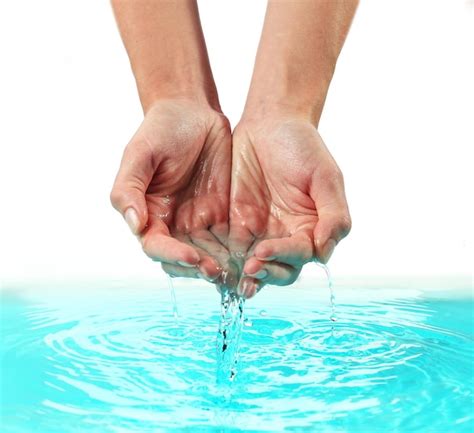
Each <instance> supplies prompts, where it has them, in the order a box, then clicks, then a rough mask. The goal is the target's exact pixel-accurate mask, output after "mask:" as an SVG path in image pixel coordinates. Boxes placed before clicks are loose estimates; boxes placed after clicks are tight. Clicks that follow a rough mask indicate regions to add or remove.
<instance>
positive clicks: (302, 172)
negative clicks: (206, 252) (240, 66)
mask: <svg viewBox="0 0 474 433" xmlns="http://www.w3.org/2000/svg"><path fill="white" fill-rule="evenodd" d="M231 183H232V187H231V203H230V246H231V250H232V251H234V252H235V253H236V254H237V255H240V257H241V258H242V265H241V266H242V270H243V275H242V277H241V279H240V282H239V287H238V291H239V292H240V293H241V294H242V295H243V296H245V297H246V298H250V297H252V296H254V295H255V293H256V292H257V291H258V290H259V289H260V288H261V287H263V285H265V284H275V285H287V284H291V283H292V282H294V281H295V280H296V278H297V277H298V275H299V273H300V272H301V269H302V266H303V265H304V264H305V263H307V262H308V261H311V260H313V259H316V260H318V261H320V262H322V263H326V262H327V261H328V260H329V258H330V256H331V254H332V252H333V250H334V247H335V246H336V245H337V243H338V242H339V241H340V240H341V239H342V238H343V237H345V236H346V235H347V234H348V233H349V230H350V227H351V219H350V216H349V210H348V206H347V202H346V198H345V193H344V183H343V177H342V174H341V171H340V169H339V168H338V166H337V164H336V162H335V161H334V159H333V158H332V156H331V154H330V153H329V151H328V149H327V148H326V146H325V144H324V142H323V140H322V139H321V137H320V135H319V133H318V131H317V129H316V128H315V127H314V125H313V124H312V123H311V122H310V121H308V120H306V119H304V118H302V117H301V116H298V115H292V114H288V113H284V114H283V113H275V114H269V113H267V114H266V115H265V116H261V117H260V116H259V117H258V118H256V117H254V118H247V119H244V120H242V121H241V123H240V124H239V125H238V126H237V127H236V129H235V131H234V134H233V156H232V182H231Z"/></svg>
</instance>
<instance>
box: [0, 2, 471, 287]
mask: <svg viewBox="0 0 474 433" xmlns="http://www.w3.org/2000/svg"><path fill="white" fill-rule="evenodd" d="M200 7H201V18H202V23H203V27H204V32H205V35H206V39H207V44H208V49H209V54H210V58H211V63H212V66H213V70H214V75H215V78H216V82H217V85H218V89H219V92H220V99H221V103H222V107H223V109H224V112H225V113H226V114H227V115H228V116H229V117H230V119H231V122H232V124H233V125H235V123H236V122H237V121H238V119H239V115H240V113H241V109H242V106H243V103H244V100H245V96H246V91H247V87H248V84H249V79H250V74H251V71H252V66H253V60H254V55H255V51H256V47H257V43H258V38H259V34H260V30H261V25H262V20H263V14H264V9H265V2H264V1H262V0H260V1H238V0H233V1H230V0H228V1H223V0H219V1H217V0H202V1H201V2H200ZM0 44H1V50H0V53H1V58H0V62H1V67H0V188H1V189H0V193H1V196H0V198H1V200H0V279H3V280H4V281H7V280H16V281H25V280H27V281H39V280H65V279H66V280H67V279H72V278H99V277H100V278H113V279H120V278H128V277H132V278H133V277H147V278H148V277H150V276H152V277H154V276H157V277H158V278H162V275H163V274H162V273H161V270H160V268H159V265H157V264H155V263H152V262H151V261H149V259H148V258H146V257H145V255H144V254H143V253H142V251H141V249H140V247H139V245H138V243H137V242H136V240H135V239H134V238H133V237H132V236H131V235H130V234H129V232H128V229H127V227H126V225H125V224H124V222H123V221H122V219H121V217H120V216H119V214H118V213H116V212H115V211H114V210H113V209H112V208H111V206H110V205H109V199H108V196H109V191H110V188H111V185H112V182H113V179H114V176H115V172H116V170H117V168H118V164H119V160H120V157H121V153H122V150H123V147H124V146H125V144H126V142H127V141H128V139H129V138H130V137H131V135H132V134H133V132H134V130H135V129H136V128H137V127H138V125H139V122H140V121H141V116H142V114H141V109H140V106H139V102H138V98H137V95H136V90H135V85H134V80H133V76H132V74H131V71H130V68H129V65H128V59H127V57H126V53H125V51H124V49H123V47H122V44H121V41H120V38H119V35H118V32H117V30H116V26H115V22H114V19H113V16H112V12H111V9H110V5H109V3H108V2H106V1H97V0H94V1H65V0H56V1H41V2H38V1H36V0H30V1H18V0H15V1H13V0H6V1H2V2H1V3H0ZM473 59H474V5H473V2H472V1H465V0H459V1H456V0H445V1H433V0H426V1H421V0H419V1H414V0H405V1H400V0H397V1H382V0H366V1H362V3H361V6H360V8H359V10H358V13H357V15H356V18H355V21H354V24H353V27H352V30H351V33H350V34H349V38H348V40H347V43H346V45H345V48H344V50H343V52H342V54H341V57H340V60H339V63H338V67H337V71H336V74H335V77H334V80H333V82H332V85H331V89H330V94H329V97H328V100H327V105H326V109H325V112H324V114H323V118H322V121H321V125H320V131H321V133H322V135H323V137H324V139H325V141H326V143H327V145H328V146H329V148H330V149H331V151H332V152H333V154H334V156H335V158H336V160H337V161H338V163H339V165H340V166H341V168H342V170H343V172H344V174H345V179H346V187H347V193H348V198H349V201H350V206H351V212H352V216H353V231H352V233H351V234H350V236H349V238H347V239H346V240H344V241H343V242H342V243H341V244H340V246H339V248H338V250H337V251H336V252H335V254H334V256H333V259H332V260H331V268H332V271H333V273H334V274H335V275H336V276H351V275H356V276H357V275H359V276H361V275H366V276H369V275H379V276H380V275H382V276H383V275H402V276H408V277H410V276H413V275H425V276H426V275H428V276H432V277H433V276H437V275H445V276H446V275H451V276H462V275H464V276H465V277H466V278H469V277H470V276H471V272H472V259H473V257H472V221H474V219H473V209H472V204H473V192H472V185H473V175H472V162H473V161H472V149H473V145H474V133H473V129H474V103H473V101H474V91H473V87H474V84H473V81H474V66H473Z"/></svg>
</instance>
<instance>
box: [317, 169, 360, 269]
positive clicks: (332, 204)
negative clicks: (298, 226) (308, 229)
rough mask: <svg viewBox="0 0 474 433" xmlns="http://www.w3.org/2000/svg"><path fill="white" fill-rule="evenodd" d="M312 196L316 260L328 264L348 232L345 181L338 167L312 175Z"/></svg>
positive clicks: (349, 223)
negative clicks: (316, 219) (314, 214)
mask: <svg viewBox="0 0 474 433" xmlns="http://www.w3.org/2000/svg"><path fill="white" fill-rule="evenodd" d="M311 197H312V199H313V200H314V203H315V205H316V210H317V212H318V222H317V224H316V227H315V229H314V246H315V250H316V259H318V260H319V261H320V262H322V263H327V262H328V260H329V258H330V257H331V254H332V253H333V251H334V248H335V247H336V245H337V244H338V242H339V241H340V240H341V239H343V238H344V237H346V236H347V235H348V234H349V231H350V230H351V217H350V214H349V208H348V205H347V200H346V195H345V192H344V181H343V178H342V173H341V172H340V170H339V169H338V168H337V166H336V167H335V168H334V170H333V172H331V173H330V174H329V175H328V174H327V173H326V174H325V175H324V176H314V178H313V184H312V187H311Z"/></svg>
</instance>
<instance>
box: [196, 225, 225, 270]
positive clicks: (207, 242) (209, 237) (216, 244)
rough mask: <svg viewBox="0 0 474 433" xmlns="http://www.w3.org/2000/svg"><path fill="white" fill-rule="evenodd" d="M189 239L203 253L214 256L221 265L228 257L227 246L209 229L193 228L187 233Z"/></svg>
mask: <svg viewBox="0 0 474 433" xmlns="http://www.w3.org/2000/svg"><path fill="white" fill-rule="evenodd" d="M189 239H190V240H191V242H192V243H193V244H194V245H195V246H197V247H198V248H199V250H200V251H202V253H203V255H207V256H210V257H215V258H216V259H217V262H219V263H220V264H221V265H223V264H224V263H226V262H227V260H228V259H229V251H228V250H227V248H225V247H224V245H222V244H221V242H220V241H219V240H218V239H217V238H216V237H215V236H214V234H213V233H211V232H210V231H209V230H207V229H200V230H194V231H192V232H191V233H190V234H189Z"/></svg>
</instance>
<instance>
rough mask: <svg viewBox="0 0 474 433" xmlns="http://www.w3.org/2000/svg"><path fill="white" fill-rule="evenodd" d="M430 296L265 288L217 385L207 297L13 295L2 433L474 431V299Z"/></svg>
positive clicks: (190, 289)
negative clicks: (233, 362) (332, 299)
mask: <svg viewBox="0 0 474 433" xmlns="http://www.w3.org/2000/svg"><path fill="white" fill-rule="evenodd" d="M420 289H423V288H420V287H419V288H416V289H415V288H412V289H406V290H402V291H400V290H393V288H392V287H391V286H390V284H389V283H387V284H386V285H385V286H383V287H378V288H374V289H370V290H369V289H364V288H361V287H346V288H340V287H339V288H338V287H336V288H335V293H336V299H337V310H336V315H337V321H336V322H333V321H331V320H330V316H331V313H332V312H331V306H330V303H329V294H328V292H327V288H326V287H325V285H324V283H322V284H320V285H319V286H318V285H314V284H308V283H305V284H303V285H302V284H300V285H295V286H293V287H290V288H268V289H267V290H266V291H263V292H262V293H260V294H259V295H258V296H257V297H256V298H255V299H253V300H251V301H249V302H247V303H246V305H245V307H244V316H245V321H244V317H242V323H243V326H242V333H241V336H240V338H241V344H240V361H239V363H238V365H237V366H236V374H235V380H233V381H232V383H231V384H229V383H226V382H225V380H224V381H223V380H221V381H220V383H219V384H217V383H216V376H218V375H217V366H218V365H220V364H219V350H218V349H219V347H222V343H223V342H222V340H219V339H217V350H216V336H217V335H222V334H221V333H218V324H219V321H220V317H221V311H220V305H219V295H218V294H217V293H216V292H215V290H214V289H213V288H212V287H211V286H209V285H205V284H204V283H192V284H189V282H179V281H178V284H177V287H176V297H177V302H178V307H179V317H178V319H176V317H175V314H174V311H173V305H172V302H171V298H170V292H169V289H168V286H167V282H166V281H163V282H162V283H161V287H160V284H157V285H156V287H155V286H154V284H146V285H144V284H138V283H137V284H132V283H127V284H125V285H124V284H123V283H120V282H118V283H117V282H116V283H101V284H97V285H91V284H89V285H82V286H81V285H80V284H75V287H74V286H73V285H72V284H71V285H67V284H65V285H64V286H58V287H56V288H55V289H54V290H52V289H50V288H48V286H47V285H46V286H44V287H34V286H31V285H25V286H23V287H16V288H11V289H9V288H8V287H6V288H5V289H4V290H3V292H2V317H1V348H0V354H1V391H2V392H1V400H2V401H1V424H2V429H1V431H2V432H4V433H10V432H11V433H16V432H22V433H23V432H25V433H27V432H28V433H29V432H40V433H67V432H83V431H84V432H86V431H87V432H89V433H95V432H101V433H106V432H154V433H156V432H187V431H189V432H244V431H245V432H255V433H257V432H308V431H310V432H316V431H317V432H346V431H347V432H366V433H367V432H377V433H384V432H403V433H407V432H423V433H425V432H446V431H449V432H459V433H462V432H466V433H467V432H472V431H473V428H474V421H473V415H472V414H473V395H474V383H473V376H474V374H473V373H474V371H473V367H474V365H473V362H474V353H473V316H472V314H473V302H472V297H470V296H469V295H468V294H464V295H462V296H454V295H453V293H454V292H443V293H441V292H436V293H435V294H431V295H426V293H425V292H424V291H423V290H420ZM229 356H230V355H229ZM232 356H233V355H232ZM221 361H222V359H221ZM228 372H229V373H230V370H229V371H228ZM218 382H219V381H218ZM223 382H224V383H223Z"/></svg>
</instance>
